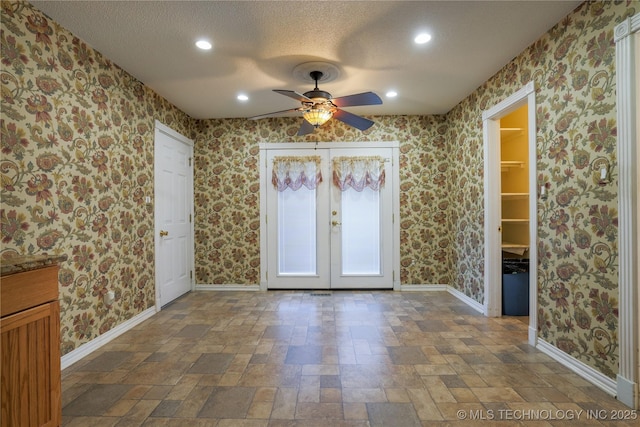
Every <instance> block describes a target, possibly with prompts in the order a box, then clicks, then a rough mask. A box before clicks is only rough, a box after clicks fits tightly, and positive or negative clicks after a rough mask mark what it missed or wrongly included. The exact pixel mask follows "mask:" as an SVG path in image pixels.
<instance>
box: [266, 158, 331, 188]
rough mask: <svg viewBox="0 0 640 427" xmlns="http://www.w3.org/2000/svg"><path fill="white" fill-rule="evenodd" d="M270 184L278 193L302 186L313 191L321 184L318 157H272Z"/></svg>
mask: <svg viewBox="0 0 640 427" xmlns="http://www.w3.org/2000/svg"><path fill="white" fill-rule="evenodd" d="M271 182H272V183H273V185H274V186H275V188H276V189H277V190H278V191H284V190H286V189H287V188H290V189H292V190H293V191H296V190H298V189H300V187H302V186H304V187H306V188H308V189H309V190H314V189H315V188H316V186H317V185H318V184H320V183H321V182H322V172H321V171H320V156H306V157H289V156H287V157H274V159H273V173H272V176H271Z"/></svg>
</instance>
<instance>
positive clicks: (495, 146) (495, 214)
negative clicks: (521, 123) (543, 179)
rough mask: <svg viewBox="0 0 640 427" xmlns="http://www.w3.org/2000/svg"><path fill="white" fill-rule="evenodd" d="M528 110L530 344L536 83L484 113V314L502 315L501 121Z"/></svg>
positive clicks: (532, 335)
mask: <svg viewBox="0 0 640 427" xmlns="http://www.w3.org/2000/svg"><path fill="white" fill-rule="evenodd" d="M524 104H527V107H528V119H527V121H528V129H529V134H528V139H529V154H528V156H529V242H530V243H529V245H530V250H529V263H530V268H529V344H531V345H535V344H536V340H537V301H538V298H537V297H538V296H537V291H538V287H537V283H538V270H537V265H538V252H537V241H538V220H537V218H538V217H537V201H536V195H537V194H538V188H537V183H538V179H537V154H536V99H535V90H534V84H533V82H529V83H527V85H526V86H525V87H523V88H522V89H520V90H518V91H517V92H516V93H514V94H513V95H511V96H509V97H508V98H507V99H505V100H504V101H502V102H500V103H498V104H497V105H494V106H493V107H491V108H490V109H488V110H487V111H485V112H483V114H482V120H483V134H484V135H483V139H484V203H485V205H484V208H485V217H484V218H485V222H484V236H485V245H484V250H485V253H484V262H485V268H484V284H485V288H484V306H485V315H486V316H489V317H497V316H501V315H502V248H501V245H502V238H501V234H500V232H499V230H500V229H501V228H500V227H501V201H500V192H499V190H498V191H496V188H500V187H499V186H496V185H495V183H497V182H500V179H501V178H500V119H501V118H502V117H504V116H506V115H507V114H509V113H511V112H512V111H514V110H516V109H518V108H519V107H521V106H522V105H524Z"/></svg>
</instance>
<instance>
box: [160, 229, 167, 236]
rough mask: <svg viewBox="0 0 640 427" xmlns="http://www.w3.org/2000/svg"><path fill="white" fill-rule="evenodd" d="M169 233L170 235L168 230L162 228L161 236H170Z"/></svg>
mask: <svg viewBox="0 0 640 427" xmlns="http://www.w3.org/2000/svg"><path fill="white" fill-rule="evenodd" d="M168 235H169V232H168V231H164V230H160V237H164V236H168Z"/></svg>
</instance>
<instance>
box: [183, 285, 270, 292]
mask: <svg viewBox="0 0 640 427" xmlns="http://www.w3.org/2000/svg"><path fill="white" fill-rule="evenodd" d="M195 290H196V291H252V292H253V291H259V290H260V285H205V284H203V285H196V289H195Z"/></svg>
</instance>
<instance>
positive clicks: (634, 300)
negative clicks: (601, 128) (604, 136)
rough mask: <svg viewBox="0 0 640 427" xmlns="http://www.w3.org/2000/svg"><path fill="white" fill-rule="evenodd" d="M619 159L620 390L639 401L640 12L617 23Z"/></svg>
mask: <svg viewBox="0 0 640 427" xmlns="http://www.w3.org/2000/svg"><path fill="white" fill-rule="evenodd" d="M614 42H615V44H616V89H617V90H616V105H617V107H618V108H617V116H616V118H617V126H618V140H617V162H618V248H619V249H618V251H619V252H618V260H619V261H618V292H619V294H618V301H619V321H618V337H619V338H618V339H619V346H620V347H619V355H620V358H619V367H618V373H617V376H616V395H617V398H618V400H620V401H621V402H623V403H624V404H625V405H627V406H629V407H631V408H634V409H638V408H639V407H640V396H639V394H640V391H639V388H640V357H638V352H639V351H640V316H639V315H638V306H640V290H639V286H640V267H638V264H639V263H640V244H638V239H639V238H640V197H638V189H639V188H640V148H639V142H638V137H639V136H640V120H638V111H640V85H638V78H639V77H640V13H637V14H635V15H634V16H632V17H630V18H627V19H625V20H624V21H622V22H621V23H620V24H618V25H617V26H616V27H615V31H614Z"/></svg>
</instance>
